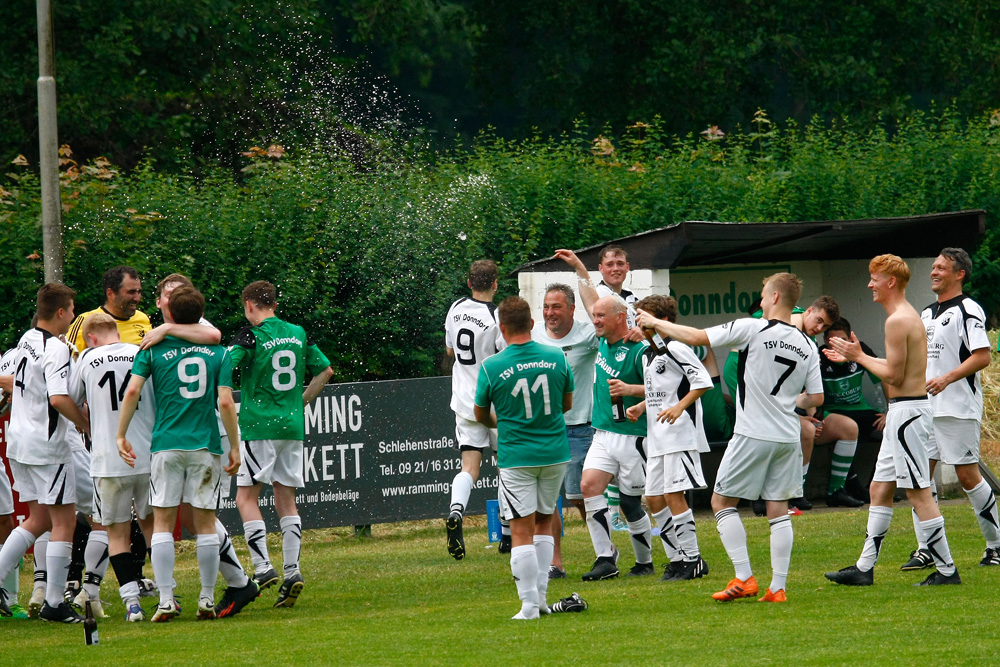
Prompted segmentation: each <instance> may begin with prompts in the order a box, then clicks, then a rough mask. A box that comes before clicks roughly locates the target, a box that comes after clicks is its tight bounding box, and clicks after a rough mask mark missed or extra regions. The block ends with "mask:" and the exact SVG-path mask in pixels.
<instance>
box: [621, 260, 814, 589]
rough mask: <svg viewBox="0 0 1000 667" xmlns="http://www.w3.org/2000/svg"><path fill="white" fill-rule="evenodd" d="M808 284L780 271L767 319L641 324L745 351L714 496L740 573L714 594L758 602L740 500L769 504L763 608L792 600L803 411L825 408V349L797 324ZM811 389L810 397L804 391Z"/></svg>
mask: <svg viewBox="0 0 1000 667" xmlns="http://www.w3.org/2000/svg"><path fill="white" fill-rule="evenodd" d="M801 293H802V282H801V281H800V280H799V279H798V278H797V277H795V276H794V275H792V274H790V273H775V274H773V275H771V276H769V277H768V278H766V279H765V280H764V287H763V289H762V290H761V307H762V308H763V311H764V313H763V318H762V319H754V318H749V317H748V318H743V319H739V320H733V321H732V322H728V323H726V324H723V325H721V326H716V327H711V328H709V329H705V330H702V329H694V328H692V327H687V326H682V325H679V324H674V323H672V322H667V321H664V320H659V319H656V318H654V317H652V316H651V315H650V314H649V313H644V312H641V311H640V312H639V313H638V318H637V319H638V322H639V326H642V327H644V328H652V329H655V330H656V331H657V332H658V333H660V334H661V335H663V336H669V337H671V338H674V339H676V340H679V341H681V342H683V343H686V344H688V345H710V346H712V347H728V348H736V349H737V350H739V353H738V354H739V364H738V374H737V391H736V426H735V428H734V429H733V437H732V439H731V440H730V441H729V446H728V447H727V448H726V453H725V454H724V455H723V457H722V462H721V463H720V464H719V471H718V474H717V477H716V481H715V489H714V492H713V493H712V509H713V510H714V511H715V519H716V521H717V527H718V530H719V537H720V538H721V539H722V545H723V546H724V547H725V549H726V553H727V554H728V555H729V558H730V560H732V562H733V566H734V568H735V570H736V577H735V578H734V579H732V580H731V581H730V582H729V584H728V585H727V586H726V588H725V589H723V590H721V591H718V592H717V593H713V595H712V597H713V598H714V599H716V600H719V601H721V602H727V601H730V600H736V599H739V598H746V597H753V596H755V595H756V594H757V592H758V587H757V580H756V579H755V578H754V576H753V570H752V569H751V567H750V556H749V554H748V552H747V536H746V531H745V529H744V528H743V522H742V521H741V520H740V515H739V512H738V511H737V509H736V506H737V504H738V503H739V500H740V498H746V499H748V500H754V499H756V498H758V497H759V498H763V499H764V501H765V505H766V508H767V517H768V523H769V524H770V526H771V569H772V578H771V585H770V586H769V587H768V590H767V592H766V593H765V594H764V596H763V597H761V598H760V600H761V601H762V602H785V600H786V599H787V598H786V594H785V583H786V580H787V577H788V566H789V563H790V562H791V556H792V540H793V533H792V522H791V518H790V517H789V516H788V500H789V499H790V498H795V497H798V496H801V495H802V449H801V445H800V438H799V436H800V431H801V429H800V426H799V418H798V416H797V415H796V414H795V408H796V407H798V408H800V409H808V408H812V407H816V406H817V405H820V404H821V403H822V402H823V384H822V380H821V379H820V373H819V351H818V350H817V349H816V346H815V345H814V344H813V342H812V341H811V340H810V339H809V337H808V336H806V334H805V333H803V332H802V331H800V330H799V329H798V328H796V327H795V326H793V325H792V324H791V316H792V308H793V307H794V306H795V302H796V301H798V299H799V296H800V295H801ZM803 388H804V391H803Z"/></svg>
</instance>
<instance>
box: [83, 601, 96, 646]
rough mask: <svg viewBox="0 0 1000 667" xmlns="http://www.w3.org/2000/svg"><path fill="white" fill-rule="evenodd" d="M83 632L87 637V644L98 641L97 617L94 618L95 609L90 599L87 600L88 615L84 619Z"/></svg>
mask: <svg viewBox="0 0 1000 667" xmlns="http://www.w3.org/2000/svg"><path fill="white" fill-rule="evenodd" d="M83 634H84V636H86V638H87V646H90V645H91V644H97V643H98V637H97V619H95V618H94V610H93V609H92V608H91V606H90V600H87V617H86V618H85V619H84V620H83Z"/></svg>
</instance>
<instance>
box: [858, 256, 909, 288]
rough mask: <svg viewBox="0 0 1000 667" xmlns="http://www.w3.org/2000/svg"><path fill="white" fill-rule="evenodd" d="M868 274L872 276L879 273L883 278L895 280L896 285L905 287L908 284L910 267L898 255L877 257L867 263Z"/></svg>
mask: <svg viewBox="0 0 1000 667" xmlns="http://www.w3.org/2000/svg"><path fill="white" fill-rule="evenodd" d="M868 273H870V274H872V275H874V274H876V273H881V274H882V275H883V276H888V277H890V278H895V279H896V284H897V285H899V286H900V287H906V284H907V283H908V282H910V267H909V266H907V265H906V262H904V261H903V258H902V257H900V256H899V255H879V256H878V257H875V258H873V259H872V261H870V262H868Z"/></svg>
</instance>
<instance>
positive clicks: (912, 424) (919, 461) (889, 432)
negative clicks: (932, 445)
mask: <svg viewBox="0 0 1000 667" xmlns="http://www.w3.org/2000/svg"><path fill="white" fill-rule="evenodd" d="M933 415H934V412H933V410H932V408H931V402H930V401H929V400H927V399H926V398H921V399H904V400H899V399H890V400H889V410H888V411H887V412H886V413H885V430H883V431H882V446H881V448H879V450H878V460H876V461H875V475H874V476H872V481H873V482H893V483H894V484H895V485H896V486H898V487H899V488H901V489H926V488H927V487H928V486H930V461H929V459H928V456H927V439H928V438H929V437H930V434H931V429H932V428H933V427H934V417H933Z"/></svg>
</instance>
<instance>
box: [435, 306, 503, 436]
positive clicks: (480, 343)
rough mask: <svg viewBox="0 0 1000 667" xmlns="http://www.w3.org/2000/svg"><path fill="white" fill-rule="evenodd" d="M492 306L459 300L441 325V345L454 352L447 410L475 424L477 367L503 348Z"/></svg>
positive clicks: (501, 336)
mask: <svg viewBox="0 0 1000 667" xmlns="http://www.w3.org/2000/svg"><path fill="white" fill-rule="evenodd" d="M496 311H497V306H496V304H495V303H493V302H486V301H477V300H475V299H473V298H471V297H462V298H461V299H459V300H458V301H456V302H455V303H453V304H451V308H449V309H448V315H447V317H446V318H445V321H444V341H445V345H447V346H448V347H450V348H451V349H452V350H454V351H455V365H454V366H452V368H451V409H452V410H454V411H455V414H457V415H458V416H459V417H462V418H463V419H468V420H470V421H475V419H476V413H475V410H474V405H475V402H476V382H477V381H478V380H479V365H480V364H481V363H482V361H483V359H486V358H487V357H491V356H493V355H494V354H496V353H497V352H499V351H500V350H502V349H504V348H505V347H507V343H506V341H504V339H503V335H501V333H500V325H499V324H498V323H497V314H496Z"/></svg>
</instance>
